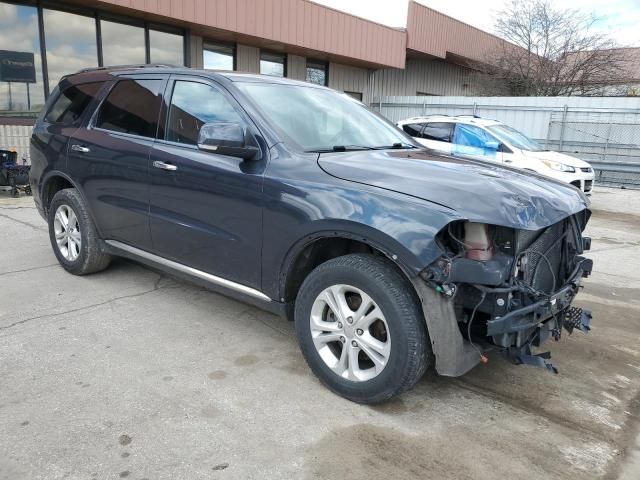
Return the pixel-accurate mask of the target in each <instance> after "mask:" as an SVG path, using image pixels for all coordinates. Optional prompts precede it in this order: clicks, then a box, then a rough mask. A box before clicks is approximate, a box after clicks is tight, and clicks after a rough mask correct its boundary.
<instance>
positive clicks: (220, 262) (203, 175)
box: [150, 75, 267, 288]
mask: <svg viewBox="0 0 640 480" xmlns="http://www.w3.org/2000/svg"><path fill="white" fill-rule="evenodd" d="M167 92H168V93H167V95H166V97H167V100H166V115H164V116H165V117H166V120H165V122H163V130H164V134H163V135H161V137H163V139H159V140H158V141H157V142H156V143H155V145H154V147H153V151H152V153H151V164H152V165H153V166H152V168H151V196H150V198H151V210H150V222H151V236H152V239H153V251H154V253H156V254H157V255H160V256H162V257H165V258H169V259H171V260H174V261H177V262H179V263H181V264H183V265H188V266H190V267H193V268H196V269H198V270H202V271H205V272H207V273H211V274H214V275H217V276H220V277H223V278H225V279H228V280H232V281H235V282H237V283H241V284H243V285H247V286H250V287H256V288H259V287H260V272H261V270H260V259H261V247H262V181H263V172H264V166H265V164H266V163H265V161H266V155H267V154H266V151H264V149H263V153H262V154H263V156H264V157H263V159H262V160H260V159H256V160H252V161H248V160H242V159H241V158H237V157H231V156H227V155H220V154H216V153H213V152H210V151H203V150H200V149H198V147H197V145H196V143H197V139H198V133H199V131H200V127H202V125H203V124H204V123H211V122H235V123H240V124H241V125H242V127H244V128H246V129H248V131H249V132H252V131H253V132H255V131H256V130H255V126H254V125H253V123H252V122H251V121H250V119H249V118H248V116H247V115H246V114H245V113H244V112H243V110H242V109H241V108H240V106H239V105H238V104H237V102H236V101H235V100H234V99H233V98H232V97H231V95H229V93H228V92H227V91H226V90H225V89H223V88H222V87H221V86H219V85H218V84H217V83H215V82H213V81H211V80H208V79H203V78H200V77H191V76H182V75H176V76H172V78H171V81H170V82H169V85H168V87H167Z"/></svg>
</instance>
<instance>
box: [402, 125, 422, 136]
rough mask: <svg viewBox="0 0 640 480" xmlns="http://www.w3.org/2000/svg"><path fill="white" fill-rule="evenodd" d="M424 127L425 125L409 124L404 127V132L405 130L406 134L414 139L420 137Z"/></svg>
mask: <svg viewBox="0 0 640 480" xmlns="http://www.w3.org/2000/svg"><path fill="white" fill-rule="evenodd" d="M422 127H424V123H407V124H406V125H403V126H402V130H404V133H406V134H408V135H411V136H412V137H419V136H420V131H421V130H422Z"/></svg>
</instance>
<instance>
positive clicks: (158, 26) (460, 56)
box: [0, 0, 501, 155]
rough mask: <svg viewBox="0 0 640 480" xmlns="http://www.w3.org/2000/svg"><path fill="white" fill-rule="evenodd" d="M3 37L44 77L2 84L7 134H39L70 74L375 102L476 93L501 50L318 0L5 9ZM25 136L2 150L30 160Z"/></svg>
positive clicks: (56, 3) (434, 19) (47, 4)
mask: <svg viewBox="0 0 640 480" xmlns="http://www.w3.org/2000/svg"><path fill="white" fill-rule="evenodd" d="M0 29H1V30H2V31H3V32H5V33H6V34H5V35H3V36H1V37H0V50H6V51H9V52H13V53H15V54H22V53H24V52H25V51H27V52H28V54H29V55H31V54H32V55H33V59H34V67H35V71H36V78H35V80H36V81H35V82H32V81H30V82H31V83H24V84H21V83H16V82H3V81H2V79H1V78H0V125H7V126H8V125H11V126H20V125H22V126H29V125H31V124H32V123H33V118H34V117H35V115H36V113H37V112H38V111H39V110H40V108H41V107H42V104H43V102H44V100H45V99H46V98H47V97H48V95H49V94H50V92H51V91H52V90H53V88H54V87H55V85H56V84H57V82H58V80H59V78H60V77H61V76H62V75H64V74H67V73H71V72H74V71H77V70H79V69H80V68H87V67H97V66H103V65H113V64H143V63H170V64H184V65H186V66H190V67H194V68H212V69H222V70H238V71H245V72H251V73H266V74H273V75H280V76H286V77H289V78H293V79H298V80H306V81H313V82H315V83H320V84H323V85H327V86H329V87H331V88H334V89H336V90H340V91H344V92H346V93H348V94H350V95H352V96H354V97H356V98H359V99H361V100H362V101H364V102H365V103H369V102H371V101H373V100H374V99H376V98H379V97H382V96H389V95H473V94H477V93H478V91H477V88H476V86H477V83H478V82H477V76H476V75H477V71H476V70H474V68H475V69H477V68H479V67H478V65H481V63H480V62H482V61H483V60H484V59H485V56H486V53H487V51H490V50H491V49H495V48H497V46H498V45H499V43H500V42H501V41H500V40H499V39H497V38H496V37H494V36H492V35H489V34H487V33H485V32H482V31H480V30H477V29H474V28H473V27H470V26H468V25H466V24H464V23H462V22H459V21H457V20H454V19H452V18H450V17H447V16H445V15H442V14H440V13H438V12H436V11H434V10H431V9H429V8H427V7H424V6H422V5H419V4H416V3H414V2H413V1H410V3H409V18H408V21H407V28H406V29H395V28H390V27H387V26H384V25H380V24H377V23H374V22H371V21H368V20H364V19H362V18H358V17H355V16H353V15H350V14H347V13H343V12H340V11H337V10H334V9H331V8H327V7H324V6H321V5H318V4H315V3H313V2H311V1H309V0H100V1H97V0H86V1H81V0H42V1H37V2H36V1H30V0H22V1H10V0H0ZM29 51H30V52H29ZM18 130H19V131H22V130H24V129H18ZM18 130H16V129H8V128H3V129H0V149H1V148H8V147H16V148H17V147H20V149H21V155H25V154H26V152H25V151H24V149H23V148H24V147H22V145H23V144H24V139H21V135H20V134H16V133H15V132H16V131H18ZM7 132H12V133H7Z"/></svg>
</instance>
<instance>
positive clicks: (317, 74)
mask: <svg viewBox="0 0 640 480" xmlns="http://www.w3.org/2000/svg"><path fill="white" fill-rule="evenodd" d="M328 79H329V76H328V75H327V64H326V62H317V61H313V60H307V75H306V80H307V82H310V83H315V84H316V85H324V86H325V87H326V86H327V80H328Z"/></svg>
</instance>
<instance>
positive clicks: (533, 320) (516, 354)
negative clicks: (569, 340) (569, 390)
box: [487, 257, 593, 373]
mask: <svg viewBox="0 0 640 480" xmlns="http://www.w3.org/2000/svg"><path fill="white" fill-rule="evenodd" d="M592 268H593V261H592V260H590V259H587V258H582V257H579V258H578V262H577V266H576V268H575V270H574V272H573V273H572V275H571V276H570V278H569V281H568V282H567V283H566V284H565V285H564V286H563V287H562V288H560V289H559V290H558V291H557V292H556V293H554V294H553V295H551V296H550V297H549V298H546V299H544V300H540V301H538V302H536V303H533V304H531V305H528V306H526V307H522V308H519V309H518V310H514V311H512V312H509V313H508V314H506V315H504V316H502V317H499V318H494V319H492V320H489V321H488V322H487V335H488V336H491V337H493V338H494V339H495V338H496V337H503V336H505V335H511V334H516V335H517V334H519V333H521V332H529V339H530V340H529V341H527V342H525V343H524V344H522V345H519V346H509V347H506V348H505V349H503V350H502V353H503V355H504V356H505V357H506V358H507V359H508V360H510V361H511V362H513V363H515V364H517V365H520V364H525V365H535V366H540V367H545V368H547V369H548V370H550V371H552V372H553V373H558V370H557V369H556V368H555V367H554V366H553V365H552V364H551V363H548V362H546V360H548V359H549V358H550V355H549V353H548V352H544V353H539V354H532V352H531V347H532V346H535V347H539V346H540V345H542V343H544V342H545V341H546V340H547V339H549V338H553V339H554V340H555V341H559V340H560V338H561V336H562V330H563V328H564V329H565V330H567V332H568V333H569V334H571V333H573V330H574V329H578V330H581V331H583V332H585V333H586V332H588V331H589V330H590V329H591V327H590V323H591V311H590V310H586V309H582V308H579V307H572V306H571V302H572V301H573V299H574V298H575V296H576V294H577V293H578V290H579V289H580V286H581V285H580V282H581V280H582V278H585V277H588V276H589V275H590V274H591V270H592ZM532 330H533V334H531V331H532Z"/></svg>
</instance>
